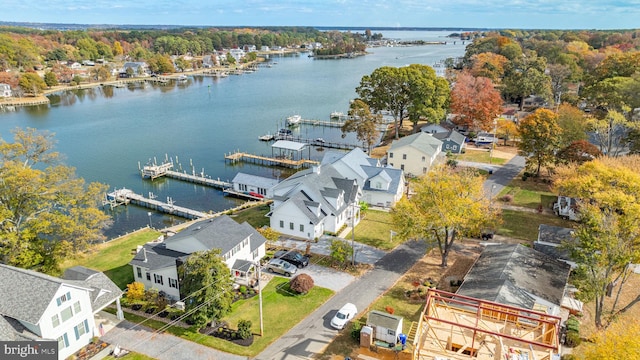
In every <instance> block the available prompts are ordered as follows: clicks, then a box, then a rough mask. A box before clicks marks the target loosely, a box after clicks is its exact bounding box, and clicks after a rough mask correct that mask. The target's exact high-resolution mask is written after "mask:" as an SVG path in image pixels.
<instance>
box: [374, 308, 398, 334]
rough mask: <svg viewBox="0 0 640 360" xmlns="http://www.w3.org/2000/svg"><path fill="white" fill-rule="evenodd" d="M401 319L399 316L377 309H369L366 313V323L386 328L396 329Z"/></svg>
mask: <svg viewBox="0 0 640 360" xmlns="http://www.w3.org/2000/svg"><path fill="white" fill-rule="evenodd" d="M401 321H402V317H401V316H397V315H391V314H387V313H385V312H382V311H378V310H371V311H369V315H367V325H375V326H381V327H383V328H387V329H393V330H395V329H397V328H398V325H400V322H401Z"/></svg>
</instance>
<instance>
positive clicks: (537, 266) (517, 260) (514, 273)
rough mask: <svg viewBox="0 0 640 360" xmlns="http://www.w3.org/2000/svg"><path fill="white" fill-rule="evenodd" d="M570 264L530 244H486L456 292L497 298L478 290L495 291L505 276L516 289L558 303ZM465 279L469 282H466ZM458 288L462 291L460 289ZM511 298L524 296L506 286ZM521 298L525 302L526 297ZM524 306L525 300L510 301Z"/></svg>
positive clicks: (561, 296) (562, 293)
mask: <svg viewBox="0 0 640 360" xmlns="http://www.w3.org/2000/svg"><path fill="white" fill-rule="evenodd" d="M570 269H571V267H570V266H569V265H568V264H566V263H564V262H562V261H558V260H556V259H553V258H551V257H549V256H547V255H545V254H543V253H541V252H539V251H536V250H534V249H532V248H529V247H526V246H522V245H520V244H517V245H488V246H486V247H485V249H484V251H483V252H482V254H480V257H479V258H478V260H477V261H476V263H475V264H474V266H473V267H472V268H471V270H469V273H467V276H466V277H465V279H464V282H463V284H462V286H461V287H460V289H458V293H460V294H461V295H469V296H473V297H477V298H481V299H485V300H491V301H496V299H497V298H496V296H494V295H491V296H490V298H483V297H481V296H478V295H479V294H483V293H484V294H492V293H496V289H494V288H495V286H496V281H498V280H507V281H508V282H509V283H510V284H507V283H502V285H503V286H505V285H506V286H509V287H510V286H514V287H515V288H517V289H521V290H523V291H526V292H527V293H530V294H533V295H535V296H538V297H540V298H542V299H545V300H547V301H549V302H551V303H552V304H556V305H558V306H560V304H561V303H562V298H563V296H564V290H565V286H566V284H567V279H568V278H569V272H570ZM467 282H468V284H467ZM461 290H462V291H463V292H461ZM508 292H509V293H510V295H507V294H503V295H504V296H505V297H510V298H512V299H521V300H522V299H523V298H522V297H521V296H520V295H517V293H516V292H514V291H513V290H511V289H509V290H508ZM523 302H525V303H526V302H527V301H526V299H525V300H524V301H523ZM513 305H518V306H521V307H524V305H526V304H513Z"/></svg>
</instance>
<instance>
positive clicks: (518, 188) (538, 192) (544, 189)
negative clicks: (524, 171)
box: [498, 177, 557, 209]
mask: <svg viewBox="0 0 640 360" xmlns="http://www.w3.org/2000/svg"><path fill="white" fill-rule="evenodd" d="M507 194H509V195H511V196H513V200H512V201H511V203H510V204H512V205H516V206H524V207H528V208H532V209H536V208H538V206H539V205H540V204H542V206H543V207H544V208H547V209H548V208H551V206H552V204H553V203H554V202H555V201H556V198H557V196H556V195H555V194H554V193H553V192H551V185H550V184H549V183H547V182H544V181H541V180H540V179H534V178H528V179H527V180H526V181H522V178H520V177H517V178H515V179H513V180H512V181H511V183H509V185H507V186H505V188H504V189H502V191H501V192H500V194H498V199H500V198H502V197H503V196H504V195H507Z"/></svg>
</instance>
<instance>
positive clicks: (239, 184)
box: [231, 172, 278, 197]
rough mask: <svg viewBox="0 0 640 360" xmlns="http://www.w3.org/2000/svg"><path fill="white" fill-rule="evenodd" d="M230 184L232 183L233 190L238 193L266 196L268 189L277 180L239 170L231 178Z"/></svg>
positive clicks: (276, 182) (274, 184)
mask: <svg viewBox="0 0 640 360" xmlns="http://www.w3.org/2000/svg"><path fill="white" fill-rule="evenodd" d="M231 184H233V190H234V191H236V192H238V193H245V194H250V195H254V196H256V194H257V195H260V196H257V197H267V193H268V191H269V190H270V189H272V188H273V187H274V186H276V185H278V180H276V179H271V178H267V177H263V176H257V175H250V174H245V173H241V172H240V173H237V174H236V176H235V177H234V178H233V180H231Z"/></svg>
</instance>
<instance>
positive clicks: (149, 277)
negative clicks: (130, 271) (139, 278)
mask: <svg viewBox="0 0 640 360" xmlns="http://www.w3.org/2000/svg"><path fill="white" fill-rule="evenodd" d="M147 280H148V281H151V273H147Z"/></svg>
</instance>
